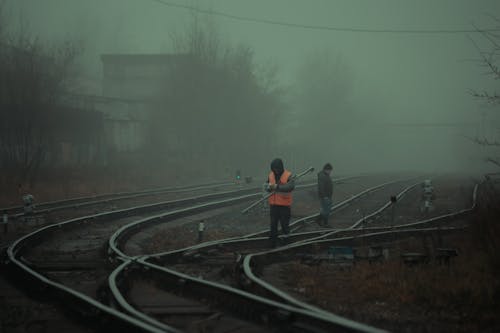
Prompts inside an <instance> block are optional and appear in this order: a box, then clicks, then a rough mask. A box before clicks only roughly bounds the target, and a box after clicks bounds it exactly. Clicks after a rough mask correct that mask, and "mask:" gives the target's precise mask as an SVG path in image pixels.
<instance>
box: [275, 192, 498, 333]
mask: <svg viewBox="0 0 500 333" xmlns="http://www.w3.org/2000/svg"><path fill="white" fill-rule="evenodd" d="M486 192H487V191H482V192H481V193H480V196H479V199H480V205H479V208H478V210H477V211H476V212H475V214H474V215H473V216H471V217H469V218H468V219H467V222H468V227H467V228H466V229H465V230H464V231H463V232H460V233H457V234H453V235H449V236H444V237H443V239H442V241H443V246H444V247H446V248H452V249H456V250H457V251H458V256H457V257H454V258H452V259H451V260H450V262H449V264H444V263H439V261H437V260H435V259H434V258H435V253H433V251H432V250H431V251H430V252H429V248H428V247H427V248H425V243H426V242H425V240H424V241H423V240H422V239H421V238H419V237H416V238H415V237H414V238H408V239H402V240H398V241H397V242H395V243H393V244H392V245H391V246H392V247H391V248H390V251H391V255H390V257H389V259H388V260H387V261H384V262H381V263H372V264H370V263H368V262H366V261H365V262H363V261H361V262H358V263H356V264H354V265H353V266H352V267H347V268H346V267H339V266H338V265H333V264H325V263H323V264H320V265H308V264H305V263H301V262H299V261H293V262H289V263H287V264H282V265H279V264H276V265H273V267H268V268H266V270H267V273H266V274H265V275H266V277H267V279H266V280H267V281H268V282H271V283H272V284H274V285H275V286H278V287H279V288H281V289H284V290H286V291H287V292H289V293H291V294H292V295H294V296H296V297H298V298H299V299H302V300H304V301H307V302H310V303H313V304H315V305H317V306H319V307H321V308H324V309H326V310H328V311H331V312H333V313H335V314H338V315H341V316H344V317H347V318H350V319H353V320H356V321H361V322H364V323H367V324H370V325H373V326H375V327H379V328H383V329H387V330H389V331H394V332H499V331H500V317H499V316H498V314H499V313H500V301H499V300H500V278H499V276H500V275H499V273H500V252H499V251H500V225H499V224H498V220H499V217H500V200H499V199H500V198H499V197H498V192H495V193H496V194H495V193H486ZM433 250H434V251H435V250H436V249H433ZM408 252H420V253H427V254H429V257H430V258H431V259H430V261H429V262H428V263H425V264H418V265H411V266H409V265H407V264H405V263H403V261H402V257H401V254H403V253H408Z"/></svg>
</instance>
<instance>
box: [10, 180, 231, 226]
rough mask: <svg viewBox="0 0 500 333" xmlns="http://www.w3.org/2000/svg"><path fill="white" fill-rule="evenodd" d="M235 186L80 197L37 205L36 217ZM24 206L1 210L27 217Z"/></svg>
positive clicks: (227, 184) (16, 216)
mask: <svg viewBox="0 0 500 333" xmlns="http://www.w3.org/2000/svg"><path fill="white" fill-rule="evenodd" d="M230 185H235V183H214V184H206V185H190V186H185V187H165V188H158V189H151V190H142V191H137V192H119V193H109V194H100V195H95V196H87V197H78V198H71V199H63V200H56V201H49V202H43V203H40V204H35V205H34V207H35V211H34V215H37V214H43V213H51V212H55V211H59V210H64V209H71V208H73V209H77V208H81V207H88V206H94V205H99V204H107V203H111V202H115V201H120V200H127V199H135V198H140V197H147V196H152V195H160V194H167V193H182V192H191V191H195V190H203V189H212V188H214V189H215V188H219V187H225V186H230ZM23 208H24V207H23V206H15V207H11V208H4V209H0V211H3V210H6V211H9V210H15V211H19V212H16V213H14V214H10V217H12V218H20V217H22V216H25V215H26V214H25V213H24V212H23V211H22V210H23Z"/></svg>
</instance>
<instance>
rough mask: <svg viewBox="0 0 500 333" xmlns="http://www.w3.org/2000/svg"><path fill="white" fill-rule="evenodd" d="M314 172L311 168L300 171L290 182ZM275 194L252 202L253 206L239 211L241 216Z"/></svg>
mask: <svg viewBox="0 0 500 333" xmlns="http://www.w3.org/2000/svg"><path fill="white" fill-rule="evenodd" d="M313 171H314V168H313V167H310V168H307V169H306V170H304V171H302V172H301V173H299V174H297V175H294V176H293V177H292V180H297V179H299V178H300V177H303V176H305V175H307V174H308V173H310V172H313ZM275 193H276V192H271V193H269V194H266V195H265V196H264V197H262V198H260V199H259V200H257V201H256V202H254V203H253V204H251V205H250V206H248V207H247V208H245V209H243V210H242V211H241V213H242V214H246V213H248V211H249V210H250V209H252V208H254V207H255V206H257V205H258V204H260V203H261V202H262V201H264V200H266V199H267V198H269V197H270V196H271V195H273V194H275Z"/></svg>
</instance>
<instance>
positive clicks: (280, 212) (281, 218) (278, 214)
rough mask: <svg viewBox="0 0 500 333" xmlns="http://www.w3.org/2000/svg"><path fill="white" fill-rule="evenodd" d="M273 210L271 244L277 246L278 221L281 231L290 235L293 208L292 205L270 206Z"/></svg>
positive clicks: (271, 210)
mask: <svg viewBox="0 0 500 333" xmlns="http://www.w3.org/2000/svg"><path fill="white" fill-rule="evenodd" d="M270 212H271V234H270V238H271V245H272V247H275V246H276V242H277V240H278V222H279V223H280V225H281V231H282V232H283V234H284V235H288V234H289V233H290V228H289V226H288V224H289V223H290V215H291V210H290V206H274V205H271V206H270Z"/></svg>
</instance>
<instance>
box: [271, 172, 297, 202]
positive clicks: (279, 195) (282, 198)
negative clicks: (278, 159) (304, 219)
mask: <svg viewBox="0 0 500 333" xmlns="http://www.w3.org/2000/svg"><path fill="white" fill-rule="evenodd" d="M291 174H292V173H291V172H290V171H288V170H285V171H283V173H282V174H281V177H280V181H279V183H278V184H286V183H287V182H288V178H290V176H291ZM273 184H276V177H274V172H272V171H271V172H270V173H269V185H273ZM269 204H270V205H274V206H291V205H292V193H291V192H274V193H273V194H272V195H271V196H270V197H269Z"/></svg>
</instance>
